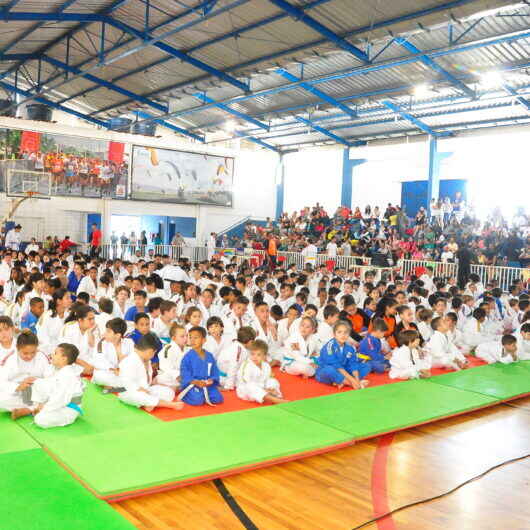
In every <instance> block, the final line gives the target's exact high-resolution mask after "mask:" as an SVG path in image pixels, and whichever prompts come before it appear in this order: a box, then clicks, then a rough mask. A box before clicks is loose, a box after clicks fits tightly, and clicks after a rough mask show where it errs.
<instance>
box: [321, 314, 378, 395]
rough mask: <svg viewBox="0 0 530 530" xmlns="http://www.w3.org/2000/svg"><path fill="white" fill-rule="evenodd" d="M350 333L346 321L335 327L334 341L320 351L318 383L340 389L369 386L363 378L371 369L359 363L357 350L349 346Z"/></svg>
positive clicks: (338, 323)
mask: <svg viewBox="0 0 530 530" xmlns="http://www.w3.org/2000/svg"><path fill="white" fill-rule="evenodd" d="M350 331H351V328H350V325H349V324H348V323H347V322H344V321H339V322H337V324H335V326H333V339H331V340H330V341H329V342H328V343H327V344H325V345H324V346H323V347H322V349H321V350H320V356H319V357H318V362H317V370H316V374H315V379H316V380H317V381H320V382H321V383H326V384H328V385H334V386H337V387H338V388H339V389H340V388H342V387H343V386H344V385H349V386H351V387H353V388H355V389H357V388H364V387H365V386H367V385H368V381H367V380H365V379H363V378H364V376H365V375H366V374H367V373H368V372H369V371H370V369H369V367H368V366H365V365H363V363H361V362H359V360H358V358H357V352H356V351H355V348H354V347H353V346H352V345H351V344H348V339H349V337H350Z"/></svg>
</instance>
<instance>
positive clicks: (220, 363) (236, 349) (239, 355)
mask: <svg viewBox="0 0 530 530" xmlns="http://www.w3.org/2000/svg"><path fill="white" fill-rule="evenodd" d="M247 359H248V350H247V349H246V348H245V346H243V344H241V343H240V342H238V341H237V340H233V341H232V342H231V343H230V344H229V345H228V346H227V347H226V348H225V349H224V350H223V351H222V352H221V353H220V354H219V357H218V358H217V367H218V368H219V374H220V379H219V381H220V384H221V387H222V388H224V389H225V390H232V389H233V388H234V387H235V386H236V378H237V372H238V370H239V367H240V366H241V364H242V363H243V361H246V360H247Z"/></svg>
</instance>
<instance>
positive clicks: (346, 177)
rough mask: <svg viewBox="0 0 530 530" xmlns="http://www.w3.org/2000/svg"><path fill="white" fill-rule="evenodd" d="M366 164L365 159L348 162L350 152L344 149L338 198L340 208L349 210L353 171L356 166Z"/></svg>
mask: <svg viewBox="0 0 530 530" xmlns="http://www.w3.org/2000/svg"><path fill="white" fill-rule="evenodd" d="M366 162H368V160H366V158H357V159H353V160H350V150H349V149H344V151H343V153H342V189H341V196H340V198H341V200H340V203H341V205H342V206H346V207H348V208H350V209H351V205H352V193H353V169H354V168H355V167H356V166H360V165H362V164H364V163H366Z"/></svg>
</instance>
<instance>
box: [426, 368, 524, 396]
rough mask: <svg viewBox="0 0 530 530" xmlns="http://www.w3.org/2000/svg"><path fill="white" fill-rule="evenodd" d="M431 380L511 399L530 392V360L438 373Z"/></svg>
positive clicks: (439, 383) (440, 383) (456, 387)
mask: <svg viewBox="0 0 530 530" xmlns="http://www.w3.org/2000/svg"><path fill="white" fill-rule="evenodd" d="M430 381H432V382H433V383H436V384H438V385H444V386H448V387H451V388H455V389H461V390H469V391H472V392H478V393H480V394H484V395H486V396H493V397H495V398H497V399H510V398H513V397H516V396H520V395H521V394H526V393H528V392H530V361H519V362H518V363H512V364H501V363H495V364H489V365H487V366H478V367H477V368H473V369H470V370H462V371H461V372H452V373H449V374H443V375H438V376H436V377H433V378H432V379H430Z"/></svg>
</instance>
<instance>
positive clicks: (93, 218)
mask: <svg viewBox="0 0 530 530" xmlns="http://www.w3.org/2000/svg"><path fill="white" fill-rule="evenodd" d="M93 224H96V226H97V227H98V228H99V229H100V230H101V214H100V213H89V214H88V215H87V216H86V233H87V241H90V234H91V233H92V225H93Z"/></svg>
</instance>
